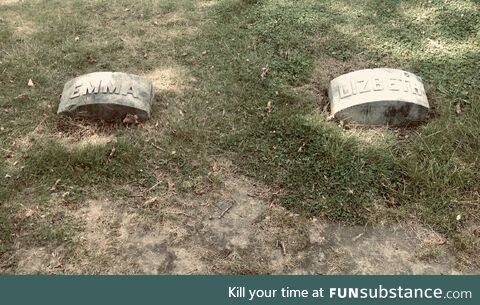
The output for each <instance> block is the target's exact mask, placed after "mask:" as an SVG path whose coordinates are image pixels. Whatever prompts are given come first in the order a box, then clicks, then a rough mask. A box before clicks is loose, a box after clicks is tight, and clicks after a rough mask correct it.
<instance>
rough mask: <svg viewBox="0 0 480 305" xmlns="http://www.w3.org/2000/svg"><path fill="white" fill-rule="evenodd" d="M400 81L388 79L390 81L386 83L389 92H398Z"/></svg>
mask: <svg viewBox="0 0 480 305" xmlns="http://www.w3.org/2000/svg"><path fill="white" fill-rule="evenodd" d="M401 82H402V80H401V79H398V78H390V81H389V82H388V89H389V90H390V91H400V84H399V83H401Z"/></svg>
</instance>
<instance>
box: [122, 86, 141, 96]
mask: <svg viewBox="0 0 480 305" xmlns="http://www.w3.org/2000/svg"><path fill="white" fill-rule="evenodd" d="M122 94H123V95H125V96H127V95H129V94H131V95H132V96H133V97H134V98H137V97H138V94H136V92H135V90H134V89H133V85H132V84H128V86H122Z"/></svg>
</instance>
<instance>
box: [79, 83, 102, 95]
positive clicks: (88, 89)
mask: <svg viewBox="0 0 480 305" xmlns="http://www.w3.org/2000/svg"><path fill="white" fill-rule="evenodd" d="M101 83H102V81H99V82H98V86H96V87H95V85H93V84H92V82H89V84H90V85H89V86H85V87H84V88H83V95H87V94H97V93H98V92H99V91H100V85H101Z"/></svg>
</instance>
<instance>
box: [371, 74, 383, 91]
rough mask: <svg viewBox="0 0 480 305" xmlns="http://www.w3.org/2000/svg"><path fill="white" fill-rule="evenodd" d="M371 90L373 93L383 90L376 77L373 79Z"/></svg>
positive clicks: (379, 80)
mask: <svg viewBox="0 0 480 305" xmlns="http://www.w3.org/2000/svg"><path fill="white" fill-rule="evenodd" d="M373 90H374V91H381V90H383V83H382V80H381V79H380V78H378V77H376V78H374V79H373Z"/></svg>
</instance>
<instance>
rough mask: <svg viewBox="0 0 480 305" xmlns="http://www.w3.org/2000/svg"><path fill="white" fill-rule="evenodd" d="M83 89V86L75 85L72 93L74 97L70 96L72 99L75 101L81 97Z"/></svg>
mask: <svg viewBox="0 0 480 305" xmlns="http://www.w3.org/2000/svg"><path fill="white" fill-rule="evenodd" d="M81 87H82V84H75V86H73V93H72V95H70V99H74V98H76V97H79V96H80V88H81Z"/></svg>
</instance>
